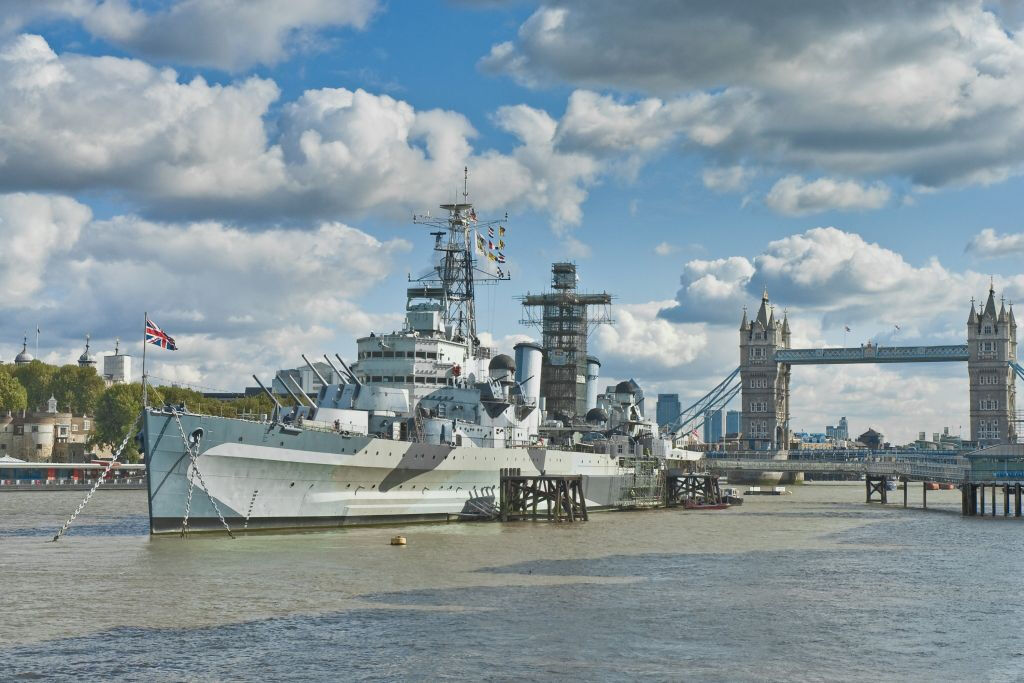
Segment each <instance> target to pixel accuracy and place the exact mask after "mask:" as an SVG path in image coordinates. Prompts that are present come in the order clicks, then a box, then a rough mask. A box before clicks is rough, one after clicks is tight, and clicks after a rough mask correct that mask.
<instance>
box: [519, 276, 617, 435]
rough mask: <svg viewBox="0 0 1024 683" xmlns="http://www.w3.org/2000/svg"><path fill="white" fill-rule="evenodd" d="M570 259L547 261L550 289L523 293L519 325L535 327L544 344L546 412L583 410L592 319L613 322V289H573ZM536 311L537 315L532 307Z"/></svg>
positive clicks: (561, 413)
mask: <svg viewBox="0 0 1024 683" xmlns="http://www.w3.org/2000/svg"><path fill="white" fill-rule="evenodd" d="M578 281H579V277H578V276H577V275H576V264H575V263H553V264H552V265H551V287H552V290H553V291H551V292H545V293H543V294H530V293H526V294H525V295H523V296H521V297H520V298H519V299H520V301H522V303H523V311H524V319H523V320H521V321H520V323H521V324H523V325H534V326H537V327H539V328H540V330H541V336H542V341H541V345H542V346H543V347H544V363H543V366H542V370H541V388H540V394H541V396H542V397H543V398H544V399H545V401H546V403H547V411H548V414H550V415H554V416H574V415H578V416H583V415H584V414H585V413H586V412H587V394H586V376H587V338H588V337H589V336H590V332H591V330H592V329H593V327H594V326H595V325H604V324H610V323H612V322H614V321H613V320H612V319H611V315H610V306H611V303H612V295H611V294H609V293H608V292H600V293H597V294H584V293H580V292H578V291H577V290H576V285H577V283H578ZM538 310H539V312H540V316H539V317H538V315H537V311H538Z"/></svg>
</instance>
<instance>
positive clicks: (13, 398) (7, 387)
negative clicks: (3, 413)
mask: <svg viewBox="0 0 1024 683" xmlns="http://www.w3.org/2000/svg"><path fill="white" fill-rule="evenodd" d="M27 407H28V392H26V391H25V387H23V386H21V382H19V381H18V380H17V379H15V378H14V377H12V376H11V375H10V374H9V373H8V372H7V371H6V370H5V369H4V368H0V409H3V410H22V409H23V408H27Z"/></svg>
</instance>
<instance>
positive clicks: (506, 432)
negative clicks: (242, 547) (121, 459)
mask: <svg viewBox="0 0 1024 683" xmlns="http://www.w3.org/2000/svg"><path fill="white" fill-rule="evenodd" d="M462 200H463V201H462V202H461V203H450V204H442V205H441V207H440V208H441V209H442V211H443V212H444V213H443V214H442V215H441V216H439V217H431V216H430V215H429V214H427V215H425V216H414V219H413V220H414V222H415V223H417V224H421V225H426V226H428V227H430V228H432V229H433V232H431V233H430V234H431V236H432V237H433V238H434V245H433V250H434V254H433V258H432V267H431V268H430V270H429V271H428V272H427V273H425V274H424V275H421V276H419V277H416V278H413V277H410V278H409V286H408V289H407V303H406V310H405V321H404V325H403V328H402V329H400V330H397V331H394V332H390V333H370V334H369V335H368V336H366V337H363V338H360V339H358V340H357V351H358V357H357V359H356V360H355V361H354V362H352V363H346V362H345V361H344V360H343V359H342V357H341V356H339V355H337V354H335V357H334V359H333V360H332V359H331V358H330V357H329V356H327V355H326V354H325V356H324V358H325V360H326V361H327V364H328V365H329V367H330V368H331V371H330V372H322V370H323V369H324V368H325V367H327V366H325V365H324V364H323V363H320V362H318V363H316V364H314V363H312V362H310V361H309V359H308V358H307V357H306V356H305V355H304V354H303V355H302V358H303V360H304V361H305V362H306V364H307V365H308V367H309V368H310V369H311V370H312V371H313V372H314V373H316V375H317V377H318V378H319V380H320V383H319V384H320V386H319V390H318V391H317V392H310V393H315V396H310V395H309V394H308V393H306V392H304V391H303V390H302V388H301V387H299V386H298V384H295V385H294V386H289V382H288V377H285V378H284V380H283V386H284V389H285V390H286V391H287V393H288V394H290V395H291V397H292V399H293V404H292V405H282V403H281V402H279V401H278V398H277V396H278V393H279V392H272V391H270V390H268V389H267V388H266V386H265V385H264V384H263V383H262V382H260V380H259V379H258V378H257V377H256V376H255V375H254V376H253V377H254V379H256V381H257V383H259V384H260V387H261V388H262V389H263V391H265V392H266V394H267V395H268V396H270V398H271V400H272V401H273V402H274V404H275V408H274V410H273V412H272V413H270V414H268V415H266V416H261V418H262V419H242V418H226V417H218V416H213V415H203V414H196V413H193V412H190V411H189V410H188V409H187V407H186V406H163V407H155V406H153V407H146V408H145V409H144V411H143V424H142V431H141V435H140V440H141V443H142V447H143V450H144V457H145V461H146V465H147V467H146V476H147V488H148V494H149V517H150V531H151V533H153V534H167V533H178V532H184V531H213V530H217V529H221V528H226V529H228V531H229V533H230V531H231V528H236V529H238V528H245V529H247V530H258V529H303V528H324V527H338V526H346V525H359V524H380V523H405V522H427V521H454V520H471V519H480V518H486V517H490V516H493V514H494V512H495V510H496V507H495V506H496V502H497V501H496V497H497V495H498V486H499V481H500V476H501V471H502V470H503V469H506V468H514V469H517V470H519V472H520V473H521V474H523V475H531V474H534V475H538V474H548V475H563V474H564V475H581V476H582V482H583V490H584V494H585V497H586V499H587V505H588V507H590V508H591V509H601V508H605V507H611V506H615V505H616V504H617V503H618V502H619V501H620V500H621V499H622V497H623V496H624V495H625V493H624V492H625V491H626V489H627V487H629V486H630V485H632V482H633V481H634V477H633V469H632V466H631V461H630V458H631V457H632V456H640V457H646V458H651V457H657V456H658V455H662V456H663V455H664V454H665V450H666V449H671V442H668V441H667V440H665V439H662V438H659V437H658V435H657V434H658V430H657V426H656V425H655V424H654V423H653V422H652V421H650V420H647V419H645V418H644V416H643V414H642V409H641V407H640V406H639V405H638V396H637V389H638V387H637V385H636V384H635V383H634V382H632V381H625V382H620V383H619V384H618V385H616V386H615V387H609V389H610V391H607V392H605V393H603V394H602V395H601V396H600V397H599V401H598V404H599V405H597V406H595V407H593V408H592V409H591V410H589V412H587V413H586V415H585V417H580V418H577V417H574V416H566V415H563V414H559V415H557V416H548V415H547V414H546V411H545V410H544V408H545V401H544V399H543V398H542V396H541V372H542V365H543V357H544V353H545V350H544V348H543V347H542V346H541V345H539V344H535V343H532V342H523V343H520V344H517V345H516V346H515V348H514V356H515V357H514V358H513V357H512V356H509V355H506V354H499V353H495V351H494V349H492V348H489V347H487V346H485V345H484V344H482V343H481V340H480V337H479V335H478V331H477V322H476V319H477V316H476V311H475V296H476V294H475V290H476V286H477V285H478V284H481V283H487V284H491V285H495V284H498V283H500V282H501V281H503V280H508V279H509V274H508V268H507V265H506V264H505V257H504V254H503V252H502V251H500V250H498V249H497V248H496V245H498V246H501V247H503V246H504V240H502V239H501V238H500V236H504V235H505V230H506V228H505V223H506V222H507V215H506V218H505V220H504V221H480V220H478V219H477V217H476V211H475V209H474V207H473V205H472V204H471V203H470V202H469V198H468V191H467V189H465V188H464V190H463V196H462ZM495 230H497V233H498V236H496V235H495ZM335 361H337V363H335ZM318 368H319V369H318ZM324 375H327V377H325V376H324ZM328 377H329V378H330V379H328ZM593 379H594V380H595V381H596V377H595V378H593ZM276 384H277V382H276V381H275V383H274V384H272V386H275V385H276ZM281 395H283V394H281ZM556 417H557V418H558V419H555V418H556Z"/></svg>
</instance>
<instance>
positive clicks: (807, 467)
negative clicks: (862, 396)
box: [701, 451, 970, 484]
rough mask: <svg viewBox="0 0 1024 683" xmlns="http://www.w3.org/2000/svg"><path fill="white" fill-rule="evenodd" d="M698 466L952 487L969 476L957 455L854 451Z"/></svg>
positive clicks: (748, 455) (737, 456)
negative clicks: (854, 476)
mask: <svg viewBox="0 0 1024 683" xmlns="http://www.w3.org/2000/svg"><path fill="white" fill-rule="evenodd" d="M861 453H862V452H861ZM791 455H792V454H791ZM801 455H803V454H801ZM701 464H702V465H703V466H704V467H705V468H706V469H708V470H710V471H718V472H721V471H723V470H733V471H736V470H740V471H750V472H845V473H848V474H864V475H867V476H875V477H880V476H886V477H892V478H900V479H906V480H907V481H936V482H950V483H954V484H963V483H965V482H967V481H968V478H969V476H970V465H969V463H968V461H967V458H964V457H962V456H957V455H941V456H938V457H936V456H923V455H920V454H917V453H915V454H906V453H905V454H900V453H896V454H886V455H874V454H873V455H869V456H864V455H862V454H860V453H858V452H856V451H852V452H848V451H830V452H828V453H827V454H823V455H822V456H820V457H818V456H815V457H813V458H807V459H803V458H801V459H799V460H798V459H786V460H776V459H774V458H772V457H765V456H764V455H763V451H761V452H758V451H741V452H737V453H722V454H714V455H711V456H709V457H705V458H704V459H703V460H702V461H701Z"/></svg>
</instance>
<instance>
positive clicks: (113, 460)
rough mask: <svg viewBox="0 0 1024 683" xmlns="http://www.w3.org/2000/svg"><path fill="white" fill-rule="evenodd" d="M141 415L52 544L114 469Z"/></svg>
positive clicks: (65, 530)
mask: <svg viewBox="0 0 1024 683" xmlns="http://www.w3.org/2000/svg"><path fill="white" fill-rule="evenodd" d="M142 415H143V413H139V417H138V419H137V420H135V424H134V425H132V427H131V429H129V430H128V433H127V434H125V436H124V440H123V441H122V442H121V445H120V446H118V448H117V450H116V451H114V453H113V455H111V456H110V462H108V463H107V466H106V467H105V468H104V469H103V472H101V473H100V476H99V478H98V479H97V480H96V483H95V484H93V485H92V488H91V489H89V493H87V494H85V499H84V500H83V501H82V502H81V503H79V504H78V508H77V509H76V510H75V511H74V512H73V513H72V514H71V516H70V517H68V519H67V521H66V522H64V526H62V527H61V528H60V531H58V532H57V535H56V536H54V537H53V539H51V540H52V541H53V542H56V541H59V540H60V537H61V536H63V535H64V534H65V533H66V532H67V530H68V527H70V526H71V523H72V522H74V521H75V518H76V517H78V515H79V514H81V512H82V510H84V509H85V506H86V505H88V504H89V499H90V498H92V494H94V493H96V489H98V488H99V487H100V486H101V485H102V484H103V482H104V481H105V480H106V478H107V475H108V474H110V470H112V469H113V468H114V465H115V464H117V459H118V458H119V457H121V452H122V451H123V450H124V449H125V447H127V446H128V441H129V440H130V439H131V438H132V437H133V436H134V435H135V432H136V431H137V430H138V428H139V423H141V422H142Z"/></svg>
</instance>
